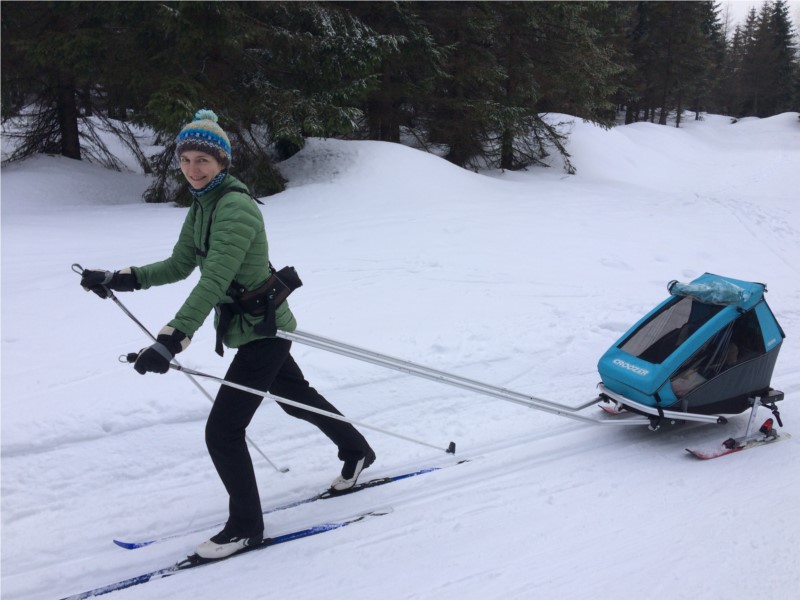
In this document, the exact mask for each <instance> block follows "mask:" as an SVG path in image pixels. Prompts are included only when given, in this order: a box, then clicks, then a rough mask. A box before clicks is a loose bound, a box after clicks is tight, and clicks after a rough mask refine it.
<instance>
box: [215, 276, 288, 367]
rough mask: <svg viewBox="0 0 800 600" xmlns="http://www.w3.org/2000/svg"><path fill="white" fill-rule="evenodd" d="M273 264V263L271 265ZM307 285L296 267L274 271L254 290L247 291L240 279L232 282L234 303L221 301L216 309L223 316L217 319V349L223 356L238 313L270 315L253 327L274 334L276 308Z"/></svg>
mask: <svg viewBox="0 0 800 600" xmlns="http://www.w3.org/2000/svg"><path fill="white" fill-rule="evenodd" d="M270 266H271V265H270ZM301 285H303V282H302V281H300V276H299V275H298V274H297V271H295V269H294V267H283V268H282V269H281V270H280V271H278V272H273V273H272V275H270V277H269V279H267V280H266V281H265V282H264V283H263V284H261V285H260V286H258V287H257V288H256V289H254V290H252V291H249V292H248V291H245V289H244V288H242V287H241V286H239V285H238V284H237V283H236V282H234V283H233V284H232V285H231V288H230V289H229V290H228V295H229V296H230V297H232V298H233V302H228V303H225V304H217V305H216V306H215V307H214V308H215V310H216V311H217V314H218V315H219V321H218V322H217V340H216V348H215V351H216V353H217V354H219V355H220V356H222V355H223V353H224V350H223V347H222V340H223V338H224V337H225V334H226V333H227V332H228V328H229V327H230V325H231V320H233V317H234V315H242V316H243V317H244V315H252V316H254V317H260V316H264V315H266V318H265V319H264V321H262V322H261V323H258V324H257V325H256V326H255V327H253V330H254V331H255V332H256V333H258V334H260V335H264V336H267V337H274V336H275V334H276V333H277V332H278V325H277V321H276V317H275V310H276V309H277V308H278V307H279V306H280V305H281V304H283V303H284V302H285V301H286V298H288V297H289V294H291V293H292V292H293V291H294V290H296V289H297V288H299V287H300V286H301Z"/></svg>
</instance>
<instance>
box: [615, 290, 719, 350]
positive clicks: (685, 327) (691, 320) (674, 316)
mask: <svg viewBox="0 0 800 600" xmlns="http://www.w3.org/2000/svg"><path fill="white" fill-rule="evenodd" d="M722 308H723V307H722V306H715V305H711V304H703V303H702V302H698V301H697V300H693V299H692V298H688V297H676V298H675V301H674V302H670V303H668V304H666V305H665V306H664V308H662V309H661V310H660V311H659V312H657V313H656V314H654V315H652V316H651V317H650V318H649V319H648V320H647V321H645V323H644V324H642V325H641V326H640V327H639V328H638V329H637V330H636V331H634V332H633V333H632V334H631V335H630V336H629V337H628V338H627V339H626V340H625V341H623V342H622V344H621V345H620V348H621V349H622V350H624V351H625V352H627V353H628V354H631V355H633V356H636V357H638V358H641V359H642V360H646V361H647V362H650V363H654V364H659V363H661V362H663V361H664V359H666V358H667V357H668V356H669V355H670V354H672V353H673V352H674V351H675V350H676V349H677V348H678V346H680V345H681V344H683V342H685V341H686V340H687V339H688V338H689V336H691V335H692V334H693V333H694V332H695V331H697V330H698V329H699V328H700V327H701V326H702V325H703V324H704V323H706V322H707V321H708V320H709V319H711V317H713V316H714V315H716V314H717V313H718V312H719V311H720V310H722Z"/></svg>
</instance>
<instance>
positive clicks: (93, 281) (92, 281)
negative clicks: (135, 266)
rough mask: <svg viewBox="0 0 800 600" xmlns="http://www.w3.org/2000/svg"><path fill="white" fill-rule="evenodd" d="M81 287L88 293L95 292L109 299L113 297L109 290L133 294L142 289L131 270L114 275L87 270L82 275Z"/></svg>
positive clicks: (123, 270)
mask: <svg viewBox="0 0 800 600" xmlns="http://www.w3.org/2000/svg"><path fill="white" fill-rule="evenodd" d="M81 286H82V287H83V289H85V290H86V291H87V292H89V291H91V292H94V293H95V294H97V295H98V296H100V297H101V298H108V297H109V296H110V295H111V294H110V293H109V290H116V291H118V292H132V291H133V290H138V289H141V287H142V286H141V285H139V282H138V281H136V275H134V274H133V273H132V272H131V270H130V269H122V270H121V271H115V272H114V273H112V272H111V271H100V270H90V269H85V270H84V271H83V273H82V274H81Z"/></svg>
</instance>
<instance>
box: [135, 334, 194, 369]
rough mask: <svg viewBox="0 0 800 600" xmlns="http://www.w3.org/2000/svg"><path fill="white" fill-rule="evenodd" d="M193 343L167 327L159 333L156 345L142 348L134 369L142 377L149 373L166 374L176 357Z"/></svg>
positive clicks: (184, 335)
mask: <svg viewBox="0 0 800 600" xmlns="http://www.w3.org/2000/svg"><path fill="white" fill-rule="evenodd" d="M191 341H192V340H190V339H189V338H188V337H187V336H186V334H185V333H183V332H182V331H178V330H177V329H175V328H174V327H170V326H169V325H167V326H166V327H164V329H162V330H161V331H159V332H158V336H157V337H156V343H155V344H153V345H152V346H149V347H147V348H142V350H141V351H140V352H139V356H137V357H136V362H134V364H133V368H134V369H136V371H137V372H138V373H140V374H142V375H144V374H145V373H148V372H149V373H162V374H163V373H166V372H167V371H169V363H170V362H171V361H172V359H173V358H174V357H175V355H176V354H177V353H178V352H181V351H182V350H186V348H187V347H188V346H189V343H190V342H191Z"/></svg>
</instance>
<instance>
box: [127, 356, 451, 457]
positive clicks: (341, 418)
mask: <svg viewBox="0 0 800 600" xmlns="http://www.w3.org/2000/svg"><path fill="white" fill-rule="evenodd" d="M137 356H138V354H136V353H135V352H131V353H129V354H127V355H122V356H120V357H119V360H120V362H128V363H132V362H135V361H136V358H137ZM169 368H170V369H174V370H175V371H181V372H183V373H185V374H186V375H194V376H196V377H205V378H206V379H211V380H213V381H216V382H218V383H220V384H222V385H227V386H228V387H231V388H234V389H236V390H241V391H243V392H248V393H250V394H255V395H256V396H261V397H262V398H266V399H267V400H272V401H273V402H278V403H280V404H285V405H287V406H293V407H295V408H299V409H301V410H305V411H308V412H312V413H315V414H318V415H322V416H324V417H328V418H330V419H336V420H337V421H342V422H344V423H350V424H351V425H357V426H358V427H363V428H365V429H372V430H373V431H377V432H379V433H383V434H385V435H389V436H392V437H396V438H398V439H401V440H405V441H407V442H412V443H414V444H419V445H421V446H427V447H428V448H434V449H435V450H442V451H444V452H446V453H448V454H455V453H456V444H455V442H450V443H449V444H448V446H447V448H442V447H441V446H437V445H435V444H430V443H428V442H424V441H422V440H418V439H415V438H412V437H408V436H405V435H402V434H400V433H395V432H393V431H388V430H386V429H381V428H380V427H376V426H375V425H368V424H367V423H362V422H360V421H354V420H353V419H348V418H347V417H344V416H342V415H339V414H336V413H332V412H330V411H327V410H323V409H321V408H315V407H313V406H308V405H307V404H301V403H300V402H295V401H294V400H288V399H286V398H278V397H277V396H273V395H272V394H270V393H269V392H262V391H261V390H257V389H255V388H251V387H247V386H245V385H240V384H238V383H234V382H232V381H227V380H226V379H223V378H222V377H217V376H216V375H209V374H208V373H203V372H202V371H195V370H194V369H189V368H187V367H183V366H181V365H178V364H175V363H170V365H169Z"/></svg>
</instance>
